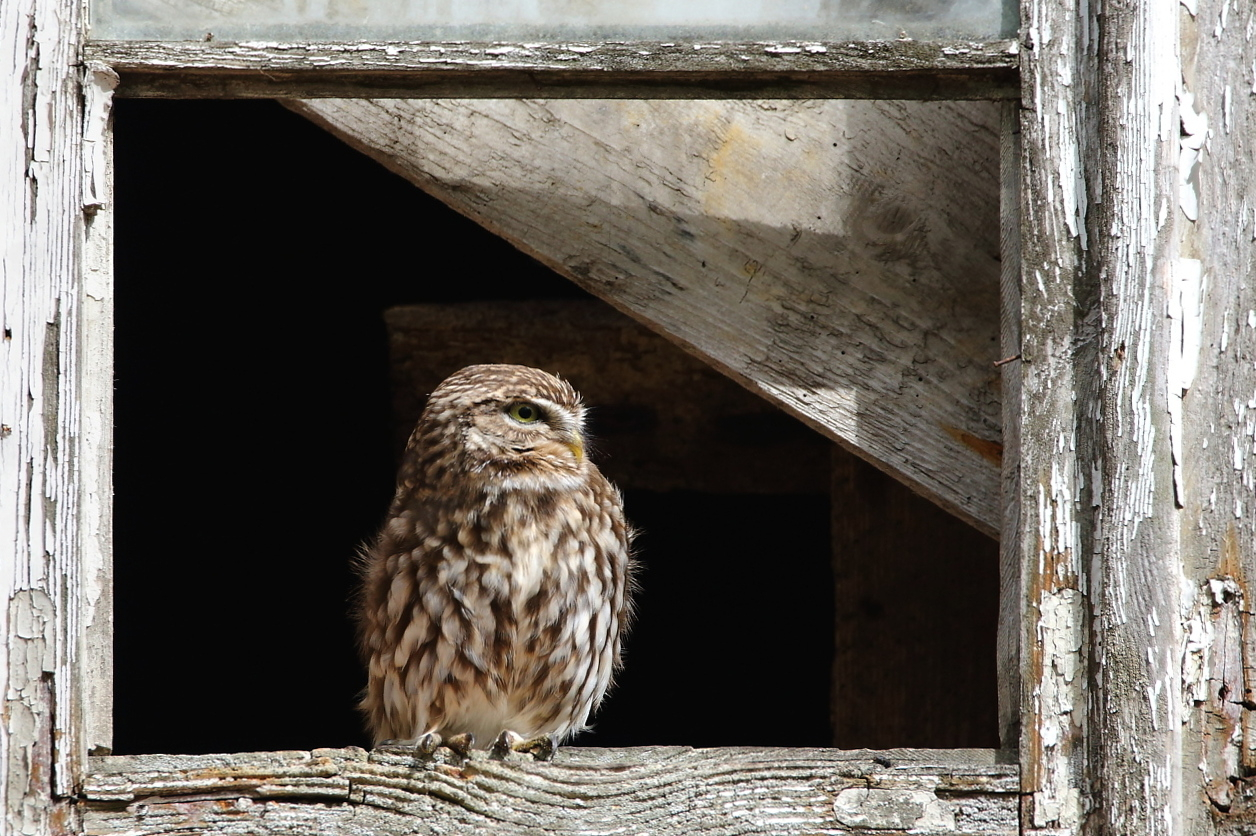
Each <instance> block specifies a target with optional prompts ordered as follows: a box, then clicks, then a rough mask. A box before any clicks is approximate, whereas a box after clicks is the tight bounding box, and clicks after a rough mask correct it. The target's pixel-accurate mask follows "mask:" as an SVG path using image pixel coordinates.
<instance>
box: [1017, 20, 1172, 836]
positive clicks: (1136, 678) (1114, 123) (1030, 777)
mask: <svg viewBox="0 0 1256 836" xmlns="http://www.w3.org/2000/svg"><path fill="white" fill-rule="evenodd" d="M1024 22H1025V28H1024V34H1025V46H1026V52H1025V61H1024V64H1023V70H1022V81H1023V84H1024V107H1025V109H1024V111H1023V114H1022V120H1021V125H1022V142H1023V154H1022V176H1021V194H1022V197H1021V201H1022V202H1021V211H1022V222H1023V226H1022V249H1021V252H1022V268H1021V286H1020V292H1021V317H1020V321H1021V329H1022V333H1021V351H1020V354H1021V356H1022V363H1021V369H1022V372H1021V380H1020V383H1021V393H1020V410H1019V411H1020V416H1021V420H1020V441H1021V478H1020V488H1019V491H1018V495H1019V498H1020V501H1021V503H1022V507H1021V509H1020V519H1021V525H1020V529H1021V537H1022V542H1021V544H1020V551H1021V558H1022V567H1023V572H1024V579H1023V584H1024V590H1025V600H1026V619H1025V622H1024V624H1025V627H1024V632H1023V633H1022V640H1023V641H1024V643H1025V653H1024V667H1023V674H1024V678H1025V681H1024V683H1023V705H1024V710H1023V716H1024V717H1025V719H1026V726H1025V728H1024V729H1023V730H1022V747H1021V753H1022V767H1023V770H1024V782H1025V789H1026V791H1027V804H1026V808H1025V811H1024V813H1025V821H1024V826H1025V830H1026V832H1053V833H1060V832H1064V833H1077V832H1082V831H1087V832H1095V833H1105V834H1126V833H1140V834H1143V833H1146V834H1160V833H1179V832H1182V827H1183V809H1184V801H1183V785H1182V774H1183V767H1182V763H1183V761H1182V749H1181V740H1180V735H1181V719H1182V715H1181V658H1182V657H1181V654H1182V624H1181V618H1180V615H1181V612H1182V603H1181V601H1180V600H1179V596H1180V581H1179V579H1180V578H1181V575H1182V562H1181V553H1180V548H1179V539H1178V525H1179V521H1178V518H1177V515H1176V513H1175V509H1174V502H1173V498H1174V491H1173V473H1172V453H1171V443H1170V432H1169V399H1168V398H1167V397H1166V392H1167V383H1168V378H1169V351H1168V346H1169V332H1168V328H1167V327H1166V318H1165V314H1166V310H1167V303H1168V295H1167V288H1168V287H1169V285H1170V283H1171V276H1172V270H1173V264H1174V261H1175V258H1176V241H1175V235H1174V224H1175V223H1176V219H1177V214H1176V212H1174V211H1173V209H1174V207H1175V206H1176V204H1177V199H1176V184H1177V173H1176V172H1177V166H1176V162H1177V144H1176V136H1175V135H1174V129H1175V128H1176V127H1177V117H1176V105H1175V99H1174V89H1175V84H1176V79H1177V75H1178V64H1177V8H1176V6H1173V5H1172V4H1139V3H1130V2H1116V3H1107V4H1104V7H1103V9H1102V14H1100V13H1099V10H1098V9H1096V8H1093V7H1092V6H1091V5H1090V4H1086V3H1078V4H1058V3H1053V2H1036V0H1035V2H1029V3H1027V4H1026V6H1025V18H1024Z"/></svg>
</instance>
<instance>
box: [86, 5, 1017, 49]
mask: <svg viewBox="0 0 1256 836" xmlns="http://www.w3.org/2000/svg"><path fill="white" fill-rule="evenodd" d="M92 5H93V15H92V32H91V36H92V37H93V38H100V39H161V40H185V39H195V40H205V39H208V38H209V37H210V36H212V39H216V40H232V41H236V40H257V39H266V40H315V41H319V40H321V41H346V40H363V39H365V40H394V41H401V40H428V41H455V40H471V41H516V42H522V41H533V40H535V41H547V42H561V41H570V40H581V41H599V40H646V41H670V40H691V39H694V40H757V39H764V38H769V39H796V40H804V41H825V40H865V39H896V38H903V37H908V38H915V39H917V40H924V39H937V38H963V39H977V40H993V39H997V38H1008V37H1013V36H1014V35H1015V33H1016V28H1017V25H1018V20H1017V18H1018V10H1017V3H1016V0H682V2H677V0H629V1H628V2H625V0H93V2H92Z"/></svg>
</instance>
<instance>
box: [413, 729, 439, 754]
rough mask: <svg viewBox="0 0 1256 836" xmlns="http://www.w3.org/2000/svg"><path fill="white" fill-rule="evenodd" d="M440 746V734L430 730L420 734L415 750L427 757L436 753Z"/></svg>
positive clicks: (415, 743)
mask: <svg viewBox="0 0 1256 836" xmlns="http://www.w3.org/2000/svg"><path fill="white" fill-rule="evenodd" d="M439 746H440V735H439V734H437V733H436V732H434V731H433V732H428V733H427V734H421V735H419V739H418V740H416V741H414V751H415V752H417V753H418V754H420V755H422V756H423V757H425V758H430V757H431V756H432V755H434V754H436V749H437V748H438V747H439Z"/></svg>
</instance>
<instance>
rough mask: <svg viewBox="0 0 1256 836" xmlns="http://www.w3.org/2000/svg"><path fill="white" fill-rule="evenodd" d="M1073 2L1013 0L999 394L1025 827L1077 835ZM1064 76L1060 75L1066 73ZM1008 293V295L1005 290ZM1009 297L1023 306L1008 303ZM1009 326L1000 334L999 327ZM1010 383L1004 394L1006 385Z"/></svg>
mask: <svg viewBox="0 0 1256 836" xmlns="http://www.w3.org/2000/svg"><path fill="white" fill-rule="evenodd" d="M1086 25H1087V21H1084V20H1081V19H1079V15H1078V13H1077V10H1076V7H1075V6H1074V5H1073V4H1071V3H1057V2H1052V1H1051V0H1029V2H1026V3H1024V4H1023V5H1022V41H1023V47H1022V48H1023V61H1022V65H1021V83H1022V91H1023V92H1022V110H1021V114H1020V127H1021V132H1020V147H1021V156H1020V203H1019V210H1020V211H1019V214H1020V224H1021V228H1020V243H1021V258H1020V262H1021V265H1020V276H1019V293H1018V294H1017V297H1018V299H1013V298H1010V297H1007V296H1005V305H1009V304H1010V306H1011V307H1010V311H1009V312H1010V313H1011V314H1012V315H1017V314H1018V321H1019V329H1018V330H1019V338H1020V343H1019V345H1017V346H1014V348H1015V349H1016V350H1015V351H1013V350H1012V349H1013V346H1005V348H1004V353H1005V356H1018V357H1019V358H1020V359H1019V360H1016V361H1013V362H1012V363H1010V364H1009V366H1010V367H1012V368H1014V369H1015V372H1011V371H1009V373H1016V374H1018V377H1019V379H1018V381H1017V385H1015V386H1013V387H1011V389H1005V391H1004V403H1005V410H1006V411H1005V415H1009V414H1015V416H1016V421H1017V423H1018V425H1019V427H1018V431H1019V440H1020V473H1019V479H1018V486H1017V488H1016V496H1017V500H1018V501H1017V502H1015V503H1012V502H1009V505H1011V506H1012V508H1011V510H1012V511H1013V512H1014V513H1017V514H1018V515H1019V522H1018V524H1017V528H1018V529H1019V534H1018V538H1017V539H1018V542H1017V543H1016V548H1018V549H1019V557H1020V565H1021V572H1020V582H1021V596H1020V597H1021V600H1022V602H1023V606H1024V614H1025V618H1024V620H1023V622H1022V623H1023V630H1022V633H1021V643H1022V647H1023V652H1022V654H1021V711H1020V714H1021V718H1022V727H1021V745H1020V752H1021V781H1022V790H1023V791H1024V793H1025V795H1024V805H1023V807H1022V817H1023V820H1022V830H1023V832H1024V833H1027V834H1029V833H1052V834H1076V833H1080V832H1081V828H1082V825H1083V820H1084V817H1085V815H1086V812H1087V801H1088V799H1087V795H1088V794H1089V791H1090V787H1089V785H1088V776H1089V764H1088V757H1087V751H1086V736H1087V732H1088V719H1087V714H1086V690H1085V685H1086V677H1087V672H1088V660H1089V655H1088V653H1087V649H1088V646H1089V611H1088V601H1087V595H1088V592H1089V590H1088V587H1087V584H1086V569H1087V568H1088V567H1087V565H1086V561H1085V558H1086V557H1087V555H1086V549H1085V547H1084V545H1083V544H1085V543H1087V542H1088V541H1089V538H1090V533H1091V521H1090V508H1091V500H1090V488H1091V482H1090V471H1089V468H1088V467H1087V466H1086V465H1085V463H1086V462H1087V461H1088V454H1089V449H1090V447H1091V438H1090V435H1089V433H1088V425H1087V422H1088V420H1089V419H1088V415H1089V414H1090V413H1091V403H1092V399H1093V397H1094V393H1093V391H1092V390H1091V380H1092V375H1091V374H1090V373H1089V368H1088V367H1090V366H1092V365H1093V361H1092V360H1091V355H1092V353H1093V348H1092V346H1093V339H1089V340H1088V339H1087V338H1086V334H1085V332H1086V331H1087V330H1091V331H1093V327H1094V323H1093V322H1092V321H1090V317H1091V308H1092V307H1093V299H1092V298H1091V296H1092V294H1091V293H1090V292H1089V290H1088V288H1087V287H1086V284H1085V278H1086V277H1085V273H1084V262H1083V254H1084V248H1085V243H1086V242H1085V238H1084V236H1085V235H1086V226H1085V212H1086V205H1087V200H1086V195H1085V179H1084V177H1085V169H1084V164H1085V163H1084V160H1085V153H1086V151H1088V150H1089V149H1088V148H1085V147H1084V146H1085V145H1086V144H1088V143H1087V140H1088V136H1089V134H1088V131H1089V121H1090V114H1089V105H1088V104H1087V101H1088V94H1089V93H1090V92H1091V91H1090V84H1089V81H1090V78H1091V75H1090V73H1089V72H1088V71H1087V67H1088V65H1089V58H1088V50H1090V49H1091V48H1092V47H1091V46H1090V45H1089V44H1088V43H1087V39H1086V37H1085V35H1084V33H1085V32H1086V31H1087V29H1086ZM1070 81H1071V82H1072V83H1066V82H1070ZM1005 292H1006V291H1005ZM1017 301H1019V310H1017ZM1004 333H1005V335H1007V334H1008V331H1007V330H1005V332H1004ZM1013 390H1014V391H1013Z"/></svg>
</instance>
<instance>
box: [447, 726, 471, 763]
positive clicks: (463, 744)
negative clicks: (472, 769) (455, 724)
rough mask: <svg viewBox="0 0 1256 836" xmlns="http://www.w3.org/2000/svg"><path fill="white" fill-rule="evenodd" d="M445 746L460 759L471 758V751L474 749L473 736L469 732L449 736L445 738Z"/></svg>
mask: <svg viewBox="0 0 1256 836" xmlns="http://www.w3.org/2000/svg"><path fill="white" fill-rule="evenodd" d="M445 746H446V747H447V748H449V749H452V750H453V751H454V752H456V753H457V754H459V755H461V756H462V757H464V758H469V757H471V750H472V749H473V748H475V735H473V734H472V733H471V732H463V733H462V734H454V735H450V736H449V737H447V738H445Z"/></svg>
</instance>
